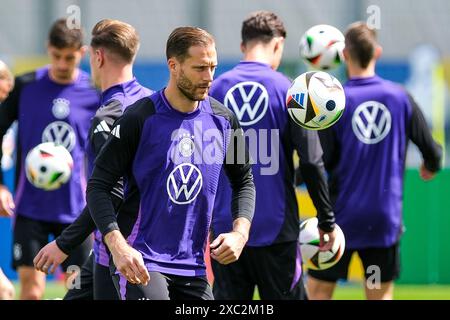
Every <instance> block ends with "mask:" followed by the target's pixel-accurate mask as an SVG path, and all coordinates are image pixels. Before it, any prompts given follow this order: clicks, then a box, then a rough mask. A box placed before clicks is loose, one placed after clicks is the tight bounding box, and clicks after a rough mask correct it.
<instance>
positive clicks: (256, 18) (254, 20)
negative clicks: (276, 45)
mask: <svg viewBox="0 0 450 320" xmlns="http://www.w3.org/2000/svg"><path fill="white" fill-rule="evenodd" d="M241 37H242V43H244V44H246V43H248V42H250V41H253V40H257V41H261V42H263V43H268V42H269V41H270V40H272V39H273V38H275V37H283V38H286V29H285V28H284V24H283V21H281V19H280V18H278V16H277V15H276V14H275V13H273V12H270V11H255V12H252V13H251V14H250V15H249V16H248V17H247V18H246V19H245V20H244V22H242V29H241Z"/></svg>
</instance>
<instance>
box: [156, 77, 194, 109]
mask: <svg viewBox="0 0 450 320" xmlns="http://www.w3.org/2000/svg"><path fill="white" fill-rule="evenodd" d="M164 95H165V96H166V99H167V101H169V103H170V105H171V106H172V108H174V109H175V110H177V111H180V112H183V113H188V112H192V111H194V110H195V109H197V107H198V101H193V100H191V99H189V98H188V97H186V96H185V95H184V94H183V93H182V92H181V91H180V90H179V89H178V88H177V86H176V84H174V83H172V82H171V81H169V84H168V85H167V87H166V89H164Z"/></svg>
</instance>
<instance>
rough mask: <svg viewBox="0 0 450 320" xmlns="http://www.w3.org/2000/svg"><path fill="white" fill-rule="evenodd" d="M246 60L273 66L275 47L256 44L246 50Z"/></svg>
mask: <svg viewBox="0 0 450 320" xmlns="http://www.w3.org/2000/svg"><path fill="white" fill-rule="evenodd" d="M244 61H253V62H261V63H265V64H268V65H269V66H271V67H272V62H273V49H271V48H270V47H267V46H263V45H254V46H252V47H251V48H250V49H247V50H245V51H244Z"/></svg>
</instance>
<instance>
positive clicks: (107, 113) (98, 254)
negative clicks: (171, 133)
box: [88, 78, 152, 267]
mask: <svg viewBox="0 0 450 320" xmlns="http://www.w3.org/2000/svg"><path fill="white" fill-rule="evenodd" d="M151 94H152V90H150V89H147V88H145V87H143V86H142V85H141V84H140V83H139V82H138V81H137V80H136V79H135V78H133V80H130V81H127V82H124V83H121V84H117V85H115V86H112V87H110V88H108V89H106V90H105V91H103V92H102V94H101V107H100V108H99V110H98V111H97V113H96V115H95V117H94V120H93V121H92V127H91V135H90V141H89V143H88V156H89V172H90V173H91V172H92V168H93V167H94V160H95V157H96V156H97V154H98V151H99V150H100V149H101V147H102V146H103V144H104V143H105V141H106V139H107V137H108V135H109V133H110V131H111V128H112V126H113V124H114V121H115V120H117V119H118V118H119V117H120V116H121V115H122V113H123V112H124V111H125V110H126V108H127V107H128V106H130V105H132V104H133V103H135V102H136V101H137V100H139V99H142V98H144V97H148V96H150V95H151ZM112 193H113V194H115V195H116V196H117V197H120V198H122V197H123V183H122V180H121V181H120V182H119V185H117V186H115V187H114V189H113V191H112ZM130 237H133V235H130ZM94 254H95V261H96V262H97V263H98V264H100V265H102V266H106V267H107V266H109V254H108V253H107V251H106V247H105V244H104V243H103V240H102V235H101V234H100V232H99V231H98V230H97V231H95V242H94Z"/></svg>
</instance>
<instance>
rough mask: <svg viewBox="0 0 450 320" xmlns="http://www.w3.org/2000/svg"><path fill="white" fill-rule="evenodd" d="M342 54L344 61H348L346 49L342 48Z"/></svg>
mask: <svg viewBox="0 0 450 320" xmlns="http://www.w3.org/2000/svg"><path fill="white" fill-rule="evenodd" d="M342 54H343V55H344V60H345V61H348V58H349V54H348V50H347V48H344V50H342Z"/></svg>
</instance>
